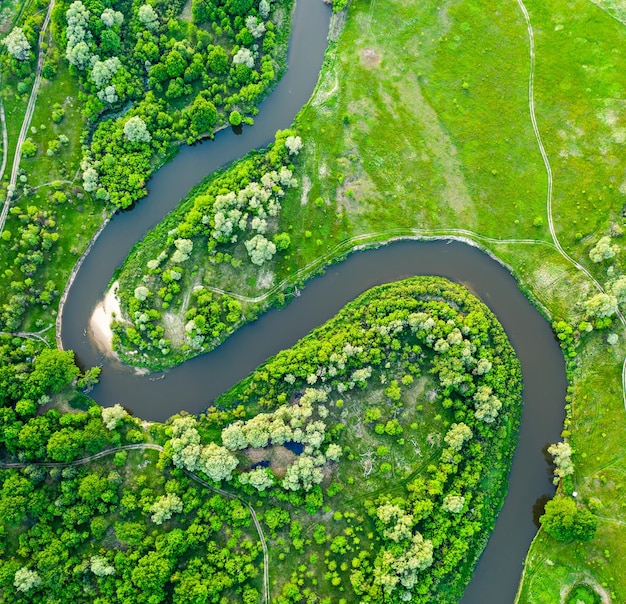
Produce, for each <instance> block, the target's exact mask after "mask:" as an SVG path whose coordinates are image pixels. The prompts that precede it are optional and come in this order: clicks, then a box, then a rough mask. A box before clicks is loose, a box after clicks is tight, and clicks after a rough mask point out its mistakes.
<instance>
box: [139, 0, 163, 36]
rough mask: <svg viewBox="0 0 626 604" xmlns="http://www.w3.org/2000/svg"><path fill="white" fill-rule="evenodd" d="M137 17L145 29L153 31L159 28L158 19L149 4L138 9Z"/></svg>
mask: <svg viewBox="0 0 626 604" xmlns="http://www.w3.org/2000/svg"><path fill="white" fill-rule="evenodd" d="M138 16H139V21H141V23H142V24H143V25H144V27H145V28H146V29H148V30H150V31H155V30H157V29H158V28H159V17H158V15H157V14H156V12H155V10H154V8H152V6H150V5H149V4H143V5H142V6H140V7H139V12H138Z"/></svg>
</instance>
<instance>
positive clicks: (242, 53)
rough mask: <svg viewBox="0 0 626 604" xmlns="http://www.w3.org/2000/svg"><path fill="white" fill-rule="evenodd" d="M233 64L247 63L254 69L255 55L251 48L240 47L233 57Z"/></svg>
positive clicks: (246, 64)
mask: <svg viewBox="0 0 626 604" xmlns="http://www.w3.org/2000/svg"><path fill="white" fill-rule="evenodd" d="M233 65H245V66H246V67H249V68H250V69H252V68H253V67H254V55H253V54H252V51H251V50H250V49H249V48H245V47H244V48H240V49H239V50H238V51H237V52H236V53H235V56H234V57H233Z"/></svg>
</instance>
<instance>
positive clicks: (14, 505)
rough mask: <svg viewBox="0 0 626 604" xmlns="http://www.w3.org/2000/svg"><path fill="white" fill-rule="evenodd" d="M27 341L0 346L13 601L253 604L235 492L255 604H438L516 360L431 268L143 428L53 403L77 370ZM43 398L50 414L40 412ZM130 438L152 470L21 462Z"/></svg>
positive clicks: (459, 292) (469, 534)
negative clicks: (267, 594) (208, 403)
mask: <svg viewBox="0 0 626 604" xmlns="http://www.w3.org/2000/svg"><path fill="white" fill-rule="evenodd" d="M35 348H36V347H34V346H31V347H30V348H29V346H26V347H25V349H24V350H23V351H22V352H21V353H17V352H16V351H15V349H12V347H11V345H10V343H9V342H7V343H6V345H5V346H4V348H3V354H4V355H5V362H3V363H2V366H3V367H4V368H5V369H3V373H2V392H3V393H5V394H4V399H3V405H4V406H3V408H2V421H3V425H2V429H1V430H0V434H2V435H3V437H2V438H3V440H2V457H3V458H4V459H6V460H7V461H11V460H16V461H17V460H21V461H23V462H24V463H25V464H27V465H26V466H25V467H24V468H23V469H11V470H4V471H3V472H2V485H3V487H2V491H1V493H2V500H1V501H0V506H2V510H3V512H4V518H5V519H6V522H5V525H4V532H3V534H2V537H3V541H2V544H3V551H4V555H3V557H2V559H3V562H2V566H1V567H0V580H1V581H2V583H1V585H2V588H3V589H4V590H5V593H11V594H12V598H15V599H16V601H23V602H35V601H38V598H39V597H40V594H42V593H47V594H58V596H57V597H59V598H61V599H63V598H66V597H67V595H68V594H72V600H73V601H85V602H86V601H103V602H104V601H111V602H118V601H119V602H130V601H136V602H160V601H164V600H171V601H175V602H192V601H193V602H221V601H224V602H226V601H233V598H234V599H237V600H239V599H241V601H244V602H258V601H260V597H261V593H262V587H261V586H260V582H259V580H260V574H261V571H260V568H261V562H262V559H261V556H260V548H259V543H258V537H257V536H255V531H254V528H251V520H250V512H249V510H248V508H247V504H248V503H249V504H251V505H252V507H253V508H254V509H255V510H256V512H257V513H258V514H259V516H260V517H261V518H262V526H263V527H264V531H265V532H266V538H267V539H268V540H269V551H270V568H269V570H270V578H271V584H272V587H271V589H272V594H273V601H276V602H300V601H306V602H311V603H313V602H335V601H337V599H336V594H337V593H341V594H342V596H341V597H342V598H344V600H345V601H346V602H355V601H362V602H408V601H411V602H433V601H441V602H453V601H456V599H457V598H458V596H459V594H460V593H461V592H462V589H463V587H464V585H465V583H466V582H467V580H468V579H469V577H470V576H471V572H472V568H473V564H474V562H475V560H476V558H477V556H478V555H479V553H480V551H481V549H482V547H483V546H484V543H485V541H486V539H487V537H488V535H489V533H490V531H491V528H492V525H493V522H494V521H495V517H496V514H497V512H498V510H499V508H500V506H501V504H502V499H503V496H504V493H505V491H506V484H507V480H506V477H507V473H508V467H509V463H510V460H511V456H512V452H513V450H514V443H515V441H516V430H517V425H518V420H519V413H520V402H521V396H520V392H521V374H520V370H519V363H518V361H517V360H516V358H515V355H514V353H513V350H512V348H511V346H510V344H509V343H508V341H507V339H506V336H505V334H504V332H503V330H502V328H501V327H500V326H499V324H498V323H497V321H496V320H495V318H494V317H493V315H492V314H491V313H490V311H489V310H488V309H487V308H486V307H485V306H484V305H483V304H482V303H480V302H479V301H478V300H477V299H476V298H474V297H473V296H471V295H470V294H469V293H468V292H467V291H466V290H464V289H463V288H462V287H460V286H457V285H454V284H452V283H450V282H448V281H446V280H444V279H440V278H414V279H411V280H408V281H405V282H400V283H397V284H390V285H386V286H381V287H378V288H375V289H373V290H370V291H369V292H367V293H366V294H364V295H362V296H361V297H360V298H358V299H357V300H355V301H354V302H352V303H350V304H349V305H348V306H347V307H346V308H344V310H342V311H341V312H340V313H339V314H338V315H337V316H336V317H335V318H334V319H332V320H331V321H329V322H328V323H327V324H326V325H324V326H323V327H321V328H318V329H317V330H315V331H314V332H312V333H311V334H310V335H309V336H307V337H306V338H304V339H303V340H302V341H301V342H300V343H298V344H297V345H296V346H294V347H293V348H292V349H290V350H287V351H283V352H281V353H279V354H278V355H277V356H276V357H274V358H273V359H270V360H269V361H268V362H267V363H265V364H264V365H263V366H261V367H260V368H259V369H258V370H256V371H255V372H254V373H253V374H251V376H250V377H249V378H247V379H246V380H244V381H243V382H242V383H241V384H239V385H238V386H236V387H235V388H234V389H233V390H232V391H230V392H228V393H226V394H224V395H223V396H222V397H221V398H220V399H218V400H217V401H216V404H215V407H212V408H211V409H209V410H208V411H207V413H206V414H204V415H202V416H200V418H198V419H196V418H193V417H191V416H186V415H183V416H175V417H174V418H172V419H171V420H170V421H169V422H168V423H167V424H166V425H159V424H155V425H152V426H150V427H149V428H147V427H146V426H143V425H142V424H141V423H140V421H139V420H136V419H134V418H132V417H130V416H128V414H127V413H126V412H125V411H124V410H123V409H122V408H121V407H119V406H116V407H112V408H105V409H100V408H99V407H98V406H89V403H88V399H87V398H86V397H84V396H81V395H74V398H73V399H72V398H71V396H72V395H71V394H70V393H71V392H73V390H72V382H73V381H74V380H76V379H77V378H79V379H82V380H85V379H87V380H88V378H89V376H82V377H81V376H79V375H78V370H77V369H76V368H75V366H74V365H73V359H72V355H71V353H64V352H56V351H44V352H39V353H38V351H37V350H36V349H35ZM19 354H21V355H22V356H19ZM16 355H18V356H16ZM26 355H28V357H27V356H26ZM8 357H10V359H9V358H8ZM26 358H34V363H32V364H27V363H25V362H23V361H25V359H26ZM6 360H10V361H11V362H10V363H8V362H6ZM61 376H62V377H61ZM9 385H12V386H9ZM82 385H84V382H82ZM61 398H63V399H64V400H68V399H69V404H70V407H68V408H67V411H68V412H66V413H61V412H60V411H58V410H57V409H56V408H49V406H54V403H55V402H58V401H59V400H61ZM80 405H86V410H84V411H80V410H78V409H77V408H76V407H77V406H80ZM47 406H48V407H47ZM46 409H49V410H46ZM146 441H150V442H154V443H157V444H162V445H163V446H164V449H163V451H162V452H161V453H160V454H159V458H158V463H157V458H156V453H154V452H151V451H148V452H138V451H124V450H119V451H118V452H116V453H114V454H112V455H111V456H110V457H106V458H103V459H101V460H99V461H94V462H92V463H90V464H88V465H85V466H76V467H72V466H70V467H52V468H50V467H42V466H40V465H37V464H38V463H41V462H65V463H66V464H67V463H69V462H71V461H73V460H75V459H79V458H81V457H83V456H86V455H89V454H93V453H96V452H98V451H101V450H105V449H108V448H115V447H119V446H123V445H126V444H137V443H142V442H146ZM137 456H139V458H138V457H137ZM139 459H141V460H142V461H141V463H140V464H139V468H138V470H136V471H135V470H131V469H130V468H131V467H132V466H131V465H130V462H131V461H133V463H137V462H138V460H139ZM190 476H199V477H202V478H204V480H206V481H208V484H212V485H214V486H215V487H219V486H221V487H222V488H225V489H226V492H228V493H231V494H232V495H238V496H239V497H241V498H242V499H243V502H240V501H239V500H237V499H227V498H224V497H222V496H220V495H218V494H211V493H208V492H207V491H206V490H203V489H202V488H201V486H199V485H198V484H197V483H195V482H193V481H192V480H191V479H190ZM357 502H359V504H358V505H357ZM207 549H208V551H207ZM290 552H295V553H297V554H298V556H297V560H294V556H293V554H292V555H289V554H290ZM52 560H54V563H53V562H52ZM296 562H297V564H296ZM233 565H234V566H233ZM235 569H236V570H235ZM226 576H228V577H229V578H228V579H227V578H226ZM229 594H230V595H229ZM234 594H238V595H237V596H235V595H234ZM333 594H335V595H333ZM99 598H101V600H100V599H99ZM220 598H225V599H224V600H220ZM229 598H230V599H229Z"/></svg>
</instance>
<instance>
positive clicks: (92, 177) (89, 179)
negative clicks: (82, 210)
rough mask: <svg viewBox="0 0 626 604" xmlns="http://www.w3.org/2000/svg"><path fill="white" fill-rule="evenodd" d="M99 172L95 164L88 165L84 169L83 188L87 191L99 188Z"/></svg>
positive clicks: (90, 191)
mask: <svg viewBox="0 0 626 604" xmlns="http://www.w3.org/2000/svg"><path fill="white" fill-rule="evenodd" d="M98 178H99V177H98V172H97V171H96V169H95V168H94V167H93V166H86V167H85V168H84V169H83V189H85V191H87V193H92V192H93V191H95V190H96V189H97V188H98Z"/></svg>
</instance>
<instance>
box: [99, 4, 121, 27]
mask: <svg viewBox="0 0 626 604" xmlns="http://www.w3.org/2000/svg"><path fill="white" fill-rule="evenodd" d="M100 19H102V23H104V25H105V27H113V26H114V25H121V24H122V22H123V21H124V15H123V14H122V13H121V12H120V11H118V10H113V9H112V8H105V9H104V11H102V14H101V15H100Z"/></svg>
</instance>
